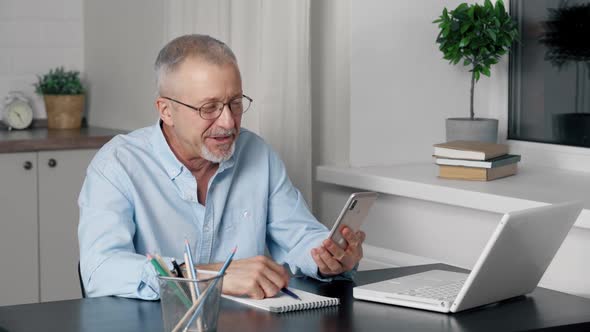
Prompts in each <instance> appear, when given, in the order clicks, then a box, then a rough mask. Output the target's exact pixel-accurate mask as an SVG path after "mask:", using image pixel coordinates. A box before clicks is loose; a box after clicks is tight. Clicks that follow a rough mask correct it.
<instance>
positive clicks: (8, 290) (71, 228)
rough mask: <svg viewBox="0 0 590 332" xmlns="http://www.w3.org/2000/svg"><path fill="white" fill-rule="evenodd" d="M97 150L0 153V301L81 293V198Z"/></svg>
mask: <svg viewBox="0 0 590 332" xmlns="http://www.w3.org/2000/svg"><path fill="white" fill-rule="evenodd" d="M96 151H97V150H94V149H92V150H60V151H42V152H32V153H11V154H0V171H1V173H0V180H2V182H0V183H2V187H1V189H0V198H1V199H0V209H1V211H2V212H3V213H2V214H1V215H2V223H1V224H0V266H2V271H3V272H2V274H0V280H1V281H0V305H7V304H19V303H31V302H38V301H41V302H45V301H57V300H66V299H75V298H80V297H81V294H80V286H79V282H78V271H77V263H78V255H79V250H78V236H77V229H78V216H79V211H78V204H77V199H78V194H79V192H80V188H81V187H82V182H83V181H84V176H85V173H86V168H87V167H88V164H89V163H90V161H91V160H92V157H93V156H94V154H95V153H96ZM27 162H29V163H30V164H31V168H30V169H26V168H28V167H25V166H29V164H27Z"/></svg>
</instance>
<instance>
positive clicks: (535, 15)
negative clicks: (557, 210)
mask: <svg viewBox="0 0 590 332" xmlns="http://www.w3.org/2000/svg"><path fill="white" fill-rule="evenodd" d="M510 3H511V4H510V7H511V8H510V9H511V14H512V16H513V17H514V18H515V19H516V21H517V23H518V26H519V29H520V42H518V43H516V44H515V45H514V47H513V49H512V52H511V55H510V92H509V93H510V98H509V100H510V105H509V114H508V138H509V139H514V140H524V141H534V142H542V143H552V144H564V145H573V146H583V147H590V38H589V37H588V36H590V0H585V1H582V0H578V1H571V0H570V1H563V0H542V1H539V0H514V1H511V2H510Z"/></svg>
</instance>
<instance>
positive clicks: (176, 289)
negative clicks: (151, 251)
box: [147, 255, 192, 308]
mask: <svg viewBox="0 0 590 332" xmlns="http://www.w3.org/2000/svg"><path fill="white" fill-rule="evenodd" d="M147 258H148V260H149V261H150V262H151V263H152V265H153V266H154V268H155V269H156V271H157V272H158V274H159V275H161V276H163V277H167V276H168V273H166V270H165V269H164V268H163V267H162V266H161V265H160V264H159V263H158V261H157V260H156V259H155V258H154V257H152V255H147ZM167 283H168V285H170V287H171V288H172V290H173V291H174V294H176V296H177V297H178V298H179V299H180V300H181V301H182V303H184V305H185V306H186V307H187V308H190V307H191V305H192V303H191V301H190V300H189V298H188V297H186V295H185V294H184V292H183V291H182V290H181V289H180V287H179V286H178V285H177V284H176V283H174V282H171V281H169V280H168V281H167Z"/></svg>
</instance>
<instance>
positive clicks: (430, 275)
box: [353, 202, 582, 312]
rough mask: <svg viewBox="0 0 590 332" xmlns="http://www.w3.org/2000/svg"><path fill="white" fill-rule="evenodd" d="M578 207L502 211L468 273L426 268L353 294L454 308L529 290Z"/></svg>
mask: <svg viewBox="0 0 590 332" xmlns="http://www.w3.org/2000/svg"><path fill="white" fill-rule="evenodd" d="M581 211H582V203H580V202H571V203H561V204H554V205H549V206H543V207H538V208H533V209H527V210H522V211H516V212H510V213H507V214H505V215H504V216H503V217H502V220H501V221H500V224H499V225H498V227H497V228H496V230H495V231H494V233H493V234H492V237H491V238H490V240H489V241H488V243H487V245H486V246H485V248H484V250H483V252H482V253H481V255H480V256H479V259H478V260H477V262H476V263H475V266H474V267H473V270H472V271H471V273H469V274H467V273H457V272H449V271H442V270H431V271H427V272H423V273H417V274H412V275H409V276H405V277H400V278H395V279H390V280H385V281H381V282H377V283H372V284H368V285H363V286H358V287H355V288H354V289H353V296H354V298H356V299H361V300H368V301H375V302H382V303H388V304H394V305H400V306H406V307H412V308H418V309H425V310H432V311H439V312H458V311H461V310H466V309H470V308H474V307H478V306H482V305H486V304H490V303H494V302H497V301H501V300H505V299H508V298H511V297H515V296H519V295H524V294H528V293H530V292H532V291H533V290H534V289H535V287H537V284H538V283H539V280H540V279H541V277H542V276H543V273H545V270H546V269H547V267H548V266H549V264H550V263H551V260H553V257H554V256H555V254H556V253H557V250H558V249H559V247H560V246H561V243H562V242H563V240H564V239H565V237H566V235H567V233H568V232H569V230H570V229H571V227H572V226H573V224H574V222H575V221H576V219H577V218H578V215H579V214H580V212H581Z"/></svg>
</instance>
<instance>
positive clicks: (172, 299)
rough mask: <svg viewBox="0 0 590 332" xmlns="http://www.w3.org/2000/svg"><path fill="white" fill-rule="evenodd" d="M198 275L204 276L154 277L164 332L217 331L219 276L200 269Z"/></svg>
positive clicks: (219, 298) (221, 279)
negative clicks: (158, 289)
mask: <svg viewBox="0 0 590 332" xmlns="http://www.w3.org/2000/svg"><path fill="white" fill-rule="evenodd" d="M199 274H201V275H204V277H203V278H201V279H197V280H195V279H185V278H173V277H163V276H159V277H158V281H159V283H160V302H161V307H162V320H163V322H164V330H165V331H174V332H176V331H191V332H192V331H198V332H204V331H215V330H216V329H217V318H218V316H219V302H220V301H221V288H222V287H223V275H218V273H217V272H215V271H203V270H200V271H199ZM196 287H198V291H197V288H196ZM191 288H192V290H191Z"/></svg>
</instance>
